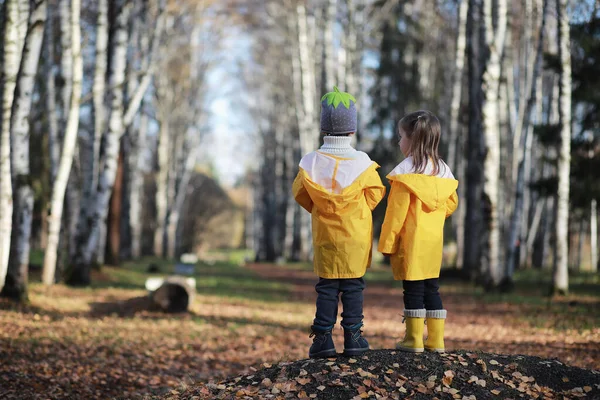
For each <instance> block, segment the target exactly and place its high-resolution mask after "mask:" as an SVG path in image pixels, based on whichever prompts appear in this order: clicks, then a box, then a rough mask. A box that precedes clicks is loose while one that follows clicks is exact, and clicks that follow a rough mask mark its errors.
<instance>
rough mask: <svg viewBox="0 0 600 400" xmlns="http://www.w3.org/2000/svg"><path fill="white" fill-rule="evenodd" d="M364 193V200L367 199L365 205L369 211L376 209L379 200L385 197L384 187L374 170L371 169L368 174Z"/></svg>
mask: <svg viewBox="0 0 600 400" xmlns="http://www.w3.org/2000/svg"><path fill="white" fill-rule="evenodd" d="M364 193H365V198H366V199H367V205H368V206H369V209H370V210H371V211H373V210H374V209H375V207H377V204H379V202H380V201H381V199H383V196H385V186H384V185H383V183H382V182H381V178H380V177H379V174H378V173H377V169H376V168H372V169H371V170H370V172H369V176H368V178H367V185H366V186H365V189H364Z"/></svg>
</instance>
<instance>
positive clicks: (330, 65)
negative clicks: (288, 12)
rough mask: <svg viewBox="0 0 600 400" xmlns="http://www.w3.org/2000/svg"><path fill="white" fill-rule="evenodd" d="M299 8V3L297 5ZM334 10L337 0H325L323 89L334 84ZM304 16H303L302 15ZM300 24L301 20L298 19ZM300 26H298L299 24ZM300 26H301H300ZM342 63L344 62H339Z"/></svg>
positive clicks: (327, 88) (304, 12)
mask: <svg viewBox="0 0 600 400" xmlns="http://www.w3.org/2000/svg"><path fill="white" fill-rule="evenodd" d="M298 7H299V8H300V5H299V6H298ZM301 7H302V8H303V11H302V13H303V14H304V15H305V14H306V11H305V10H304V6H303V5H302V6H301ZM299 8H298V13H299V14H298V17H299V18H300V9H299ZM336 11H337V0H327V3H326V10H325V26H324V28H325V32H324V33H323V35H324V46H325V53H324V56H325V60H324V62H323V65H324V67H325V89H326V90H333V86H334V85H335V84H336V83H335V79H336V76H335V75H336V74H335V71H336V63H335V56H334V47H333V28H334V26H335V22H336ZM304 18H305V17H304ZM299 22H300V23H301V24H302V22H301V21H299ZM299 27H300V26H299ZM300 28H301V27H300ZM341 65H344V64H341Z"/></svg>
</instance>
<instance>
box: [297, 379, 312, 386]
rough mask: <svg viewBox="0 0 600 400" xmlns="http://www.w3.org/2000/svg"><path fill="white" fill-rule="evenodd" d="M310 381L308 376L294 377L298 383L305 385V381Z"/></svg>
mask: <svg viewBox="0 0 600 400" xmlns="http://www.w3.org/2000/svg"><path fill="white" fill-rule="evenodd" d="M310 381H311V379H310V378H296V382H298V383H299V384H301V385H302V386H304V385H306V384H307V383H309V382H310Z"/></svg>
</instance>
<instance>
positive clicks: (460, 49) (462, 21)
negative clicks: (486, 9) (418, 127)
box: [448, 0, 469, 170]
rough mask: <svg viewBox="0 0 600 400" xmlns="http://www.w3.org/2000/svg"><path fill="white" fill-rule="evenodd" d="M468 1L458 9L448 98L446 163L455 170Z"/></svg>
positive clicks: (464, 1) (462, 1)
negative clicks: (450, 95)
mask: <svg viewBox="0 0 600 400" xmlns="http://www.w3.org/2000/svg"><path fill="white" fill-rule="evenodd" d="M468 11H469V3H468V1H467V0H461V2H460V6H459V9H458V33H457V36H456V54H455V56H454V72H453V77H452V99H451V100H450V139H449V140H450V143H449V146H448V165H449V166H450V168H451V169H452V170H456V148H457V146H458V143H457V142H458V140H460V139H461V138H462V135H460V134H459V131H458V127H459V118H460V102H461V91H462V77H463V71H464V68H465V51H466V47H467V36H466V32H467V12H468Z"/></svg>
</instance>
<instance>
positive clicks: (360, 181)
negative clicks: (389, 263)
mask: <svg viewBox="0 0 600 400" xmlns="http://www.w3.org/2000/svg"><path fill="white" fill-rule="evenodd" d="M355 103H356V100H355V99H354V97H352V96H351V95H349V94H348V93H344V92H341V91H339V90H338V88H334V91H333V92H330V93H327V94H326V95H325V96H323V98H322V99H321V132H323V133H324V134H325V137H324V139H323V140H324V144H323V146H321V148H320V149H319V150H317V151H313V152H312V153H309V154H307V155H305V156H304V157H303V158H302V160H301V161H300V172H299V173H298V176H297V177H296V179H295V180H294V184H293V189H292V190H293V193H294V198H295V199H296V201H297V202H298V203H299V204H300V205H301V206H302V207H303V208H304V209H306V211H308V212H309V213H311V214H312V236H313V249H314V271H315V273H316V274H317V275H318V276H319V282H318V283H317V285H316V291H317V311H316V315H315V319H314V321H313V325H312V327H311V329H312V333H311V337H314V339H313V344H312V346H311V347H310V350H309V357H310V358H318V357H331V356H334V355H335V354H336V350H335V345H334V343H333V339H332V337H331V331H332V329H333V327H334V325H335V323H336V319H337V312H338V296H339V295H340V293H341V297H342V304H343V307H344V310H343V312H342V322H341V325H342V327H343V328H344V354H345V355H348V356H351V355H359V354H362V353H364V352H365V351H367V350H368V349H369V343H368V342H367V340H366V339H365V338H363V337H362V331H361V327H362V325H363V322H362V320H363V290H364V288H365V281H364V279H363V276H364V275H365V272H366V270H367V268H368V267H369V266H370V263H371V248H372V243H373V221H372V216H371V211H372V210H373V209H374V208H375V206H377V204H378V203H379V202H380V201H381V199H382V198H383V196H384V195H385V186H383V184H382V183H381V179H380V178H379V174H378V173H377V171H376V170H377V168H379V165H377V163H375V162H373V161H371V159H370V158H369V156H368V155H367V154H365V153H363V152H361V151H357V150H355V149H354V148H353V147H352V146H351V141H352V134H354V133H355V132H356V120H357V118H356V104H355Z"/></svg>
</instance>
